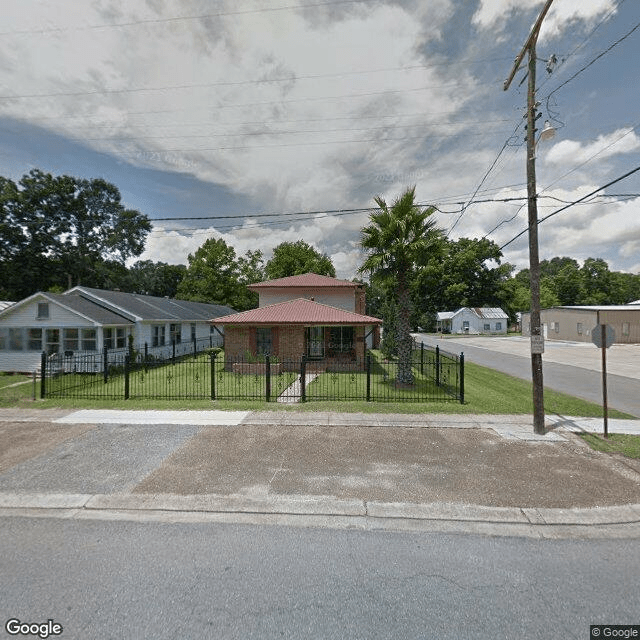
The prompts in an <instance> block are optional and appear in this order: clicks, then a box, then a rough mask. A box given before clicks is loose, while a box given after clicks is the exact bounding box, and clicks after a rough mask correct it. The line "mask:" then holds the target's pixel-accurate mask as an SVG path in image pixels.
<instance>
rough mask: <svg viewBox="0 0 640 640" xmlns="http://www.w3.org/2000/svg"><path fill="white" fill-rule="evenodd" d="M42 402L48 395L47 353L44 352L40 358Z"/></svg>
mask: <svg viewBox="0 0 640 640" xmlns="http://www.w3.org/2000/svg"><path fill="white" fill-rule="evenodd" d="M40 371H41V373H40V400H44V399H45V397H46V395H47V352H46V351H43V352H42V355H41V356H40Z"/></svg>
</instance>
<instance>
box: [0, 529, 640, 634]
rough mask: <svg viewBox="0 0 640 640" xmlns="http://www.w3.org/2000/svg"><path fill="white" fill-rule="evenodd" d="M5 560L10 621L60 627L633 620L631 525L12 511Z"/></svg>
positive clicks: (120, 629) (543, 626) (636, 601)
mask: <svg viewBox="0 0 640 640" xmlns="http://www.w3.org/2000/svg"><path fill="white" fill-rule="evenodd" d="M0 573H1V575H2V576H3V579H2V583H1V585H0V602H1V603H2V604H1V605H0V606H1V608H2V611H1V612H0V616H1V617H2V625H3V628H4V625H5V624H6V621H7V620H9V619H11V618H16V619H18V620H20V621H23V622H46V621H47V620H48V619H52V620H53V621H54V622H55V623H59V624H61V625H62V627H63V635H62V636H61V637H62V638H65V639H66V638H104V639H107V638H114V639H116V638H117V639H120V638H127V639H135V638H144V639H147V638H157V639H162V638H170V639H172V640H173V639H174V638H223V639H224V638H238V639H240V638H241V639H243V640H244V639H251V638H259V639H261V640H264V639H270V638H278V639H280V638H376V639H379V638H393V639H396V638H417V639H420V638H424V639H427V638H429V639H431V638H438V639H440V640H447V639H454V638H455V639H456V640H457V639H459V638H527V639H530V638H545V640H549V639H554V638H562V639H563V640H565V639H567V638H575V639H576V640H578V639H583V638H588V637H589V625H590V624H604V623H608V624H640V617H639V614H638V612H640V543H639V542H638V541H637V540H598V541H596V540H591V541H587V540H539V539H531V538H493V537H480V536H473V535H468V536H460V535H450V534H435V533H432V534H424V533H422V534H418V533H396V532H377V531H358V530H330V529H315V528H297V527H287V528H285V527H279V526H257V525H233V524H212V523H207V524H176V523H171V524H167V523H139V522H117V521H82V520H65V519H58V518H22V517H9V518H0ZM3 632H4V635H3V636H2V637H9V636H8V634H7V633H6V631H4V629H3ZM14 637H15V636H14ZM52 637H53V636H52Z"/></svg>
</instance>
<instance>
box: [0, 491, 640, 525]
mask: <svg viewBox="0 0 640 640" xmlns="http://www.w3.org/2000/svg"><path fill="white" fill-rule="evenodd" d="M0 509H3V510H8V511H9V510H12V509H20V510H22V509H43V510H65V509H76V510H84V511H155V512H158V511H160V512H194V513H208V514H234V513H235V514H254V515H267V514H268V515H295V516H330V517H331V516H340V517H344V516H347V517H356V518H367V519H385V520H389V519H399V520H423V521H440V522H475V523H488V524H521V525H535V526H536V527H550V526H594V525H598V526H601V525H626V524H640V504H630V505H619V506H611V507H591V508H573V509H549V508H546V509H543V508H533V507H488V506H482V505H465V504H457V503H443V502H434V503H428V504H418V503H409V502H375V501H373V502H365V501H364V500H360V499H339V498H334V497H332V496H310V495H302V496H286V495H274V496H243V495H218V494H201V495H188V496H183V495H175V494H95V495H91V494H45V493H24V494H19V493H0Z"/></svg>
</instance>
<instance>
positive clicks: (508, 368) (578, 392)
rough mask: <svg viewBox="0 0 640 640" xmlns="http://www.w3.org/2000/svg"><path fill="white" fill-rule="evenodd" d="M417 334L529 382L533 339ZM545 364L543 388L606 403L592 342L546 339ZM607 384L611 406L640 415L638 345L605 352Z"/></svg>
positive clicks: (598, 355)
mask: <svg viewBox="0 0 640 640" xmlns="http://www.w3.org/2000/svg"><path fill="white" fill-rule="evenodd" d="M413 336H414V337H415V338H416V340H417V341H418V342H424V343H425V344H428V345H431V346H436V345H438V346H439V347H440V348H441V349H444V350H445V351H450V352H453V353H460V352H461V351H462V352H464V354H465V358H466V359H467V360H469V361H471V362H474V363H476V364H480V365H482V366H486V367H491V368H492V369H496V370H498V371H502V372H504V373H508V374H509V375H513V376H516V377H519V378H522V379H524V380H531V364H530V362H531V356H530V342H529V338H523V337H521V336H508V337H507V336H504V337H502V336H460V337H449V336H447V337H439V336H435V335H430V334H425V333H415V334H413ZM542 361H543V375H544V385H545V387H549V388H552V389H555V390H556V391H561V392H563V393H568V394H571V395H573V396H576V397H578V398H583V399H585V400H589V401H591V402H596V403H598V404H601V403H602V353H601V350H600V349H598V348H597V347H595V346H594V345H593V344H591V343H584V342H565V341H557V340H546V341H545V352H544V355H543V356H542ZM607 386H608V399H609V406H610V407H612V408H615V409H619V410H620V411H625V412H627V413H629V414H631V415H634V416H637V417H640V344H614V345H613V346H611V347H610V348H609V349H607Z"/></svg>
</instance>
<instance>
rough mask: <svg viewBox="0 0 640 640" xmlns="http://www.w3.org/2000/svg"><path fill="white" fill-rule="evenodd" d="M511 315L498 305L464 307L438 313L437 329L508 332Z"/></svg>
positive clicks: (478, 333)
mask: <svg viewBox="0 0 640 640" xmlns="http://www.w3.org/2000/svg"><path fill="white" fill-rule="evenodd" d="M508 319H509V316H508V315H507V314H506V313H505V312H504V311H503V310H502V309H500V308H498V307H462V308H461V309H458V310H457V311H440V312H438V313H437V314H436V330H437V331H438V332H441V333H456V334H467V333H468V334H474V335H494V334H506V333H507V321H508Z"/></svg>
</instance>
